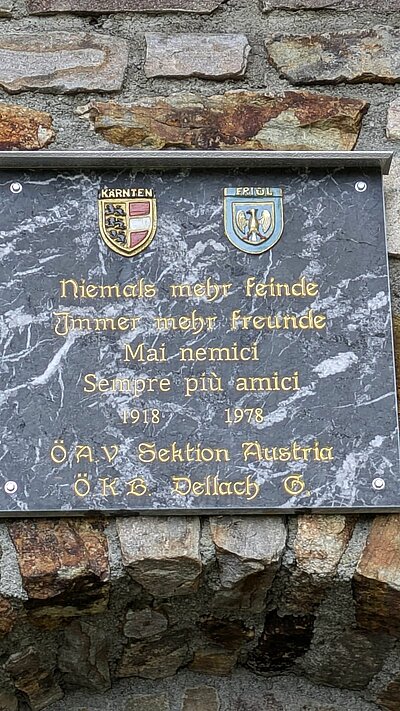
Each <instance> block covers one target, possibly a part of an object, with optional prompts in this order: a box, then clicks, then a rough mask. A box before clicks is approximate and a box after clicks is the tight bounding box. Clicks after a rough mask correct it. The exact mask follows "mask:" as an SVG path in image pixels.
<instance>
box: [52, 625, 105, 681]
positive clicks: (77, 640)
mask: <svg viewBox="0 0 400 711" xmlns="http://www.w3.org/2000/svg"><path fill="white" fill-rule="evenodd" d="M107 653H108V643H107V639H106V636H105V634H104V633H103V632H102V629H101V627H98V626H95V625H94V624H93V623H91V622H81V621H79V622H78V621H77V620H75V621H74V622H72V623H71V624H70V625H69V626H68V627H67V629H66V631H65V633H64V638H63V642H62V644H61V646H60V651H59V655H58V668H59V669H60V671H61V672H63V674H64V684H65V686H67V687H68V688H70V689H75V688H83V689H89V690H90V691H106V690H107V689H110V688H111V681H110V670H109V667H108V661H107Z"/></svg>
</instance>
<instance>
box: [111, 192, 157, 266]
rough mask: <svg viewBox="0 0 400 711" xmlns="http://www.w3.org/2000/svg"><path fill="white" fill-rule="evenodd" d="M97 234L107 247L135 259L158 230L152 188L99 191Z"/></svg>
mask: <svg viewBox="0 0 400 711" xmlns="http://www.w3.org/2000/svg"><path fill="white" fill-rule="evenodd" d="M99 227H100V234H101V236H102V238H103V240H104V242H105V243H106V245H107V247H109V248H110V249H112V250H113V252H116V253H117V254H121V255H122V256H123V257H134V256H135V255H136V254H139V253H140V252H143V250H144V249H146V248H147V247H148V246H149V244H150V243H151V242H152V240H153V238H154V235H155V233H156V228H157V205H156V198H155V196H154V193H153V190H152V189H151V188H102V189H101V190H100V191H99Z"/></svg>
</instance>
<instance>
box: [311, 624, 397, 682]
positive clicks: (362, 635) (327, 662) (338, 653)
mask: <svg viewBox="0 0 400 711" xmlns="http://www.w3.org/2000/svg"><path fill="white" fill-rule="evenodd" d="M387 652H388V638H387V637H382V636H380V635H374V634H370V633H369V632H364V631H359V630H354V629H351V628H350V629H348V630H345V631H341V632H339V633H338V634H336V635H327V636H326V637H325V639H324V644H323V653H322V654H321V655H318V657H316V656H314V657H313V660H312V661H311V660H309V659H308V660H307V664H305V665H304V666H305V670H306V674H307V676H309V677H310V678H311V679H312V680H313V681H316V682H318V683H321V684H327V685H328V686H336V687H338V688H340V689H342V688H345V689H364V688H365V687H367V686H368V684H369V683H370V681H371V680H372V679H373V677H374V676H375V674H378V673H379V672H380V671H381V669H382V666H383V663H384V661H385V659H386V657H387Z"/></svg>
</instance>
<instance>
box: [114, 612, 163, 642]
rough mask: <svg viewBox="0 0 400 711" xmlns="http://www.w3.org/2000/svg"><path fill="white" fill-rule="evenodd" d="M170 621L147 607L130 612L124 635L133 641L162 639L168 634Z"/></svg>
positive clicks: (127, 614) (127, 615)
mask: <svg viewBox="0 0 400 711" xmlns="http://www.w3.org/2000/svg"><path fill="white" fill-rule="evenodd" d="M167 627H168V620H167V618H166V617H165V615H163V614H162V613H160V612H156V611H155V610H152V609H151V608H150V607H146V608H144V609H143V610H128V612H127V613H126V621H125V625H124V635H125V637H129V638H132V639H148V638H154V637H161V636H162V635H163V634H164V632H166V630H167Z"/></svg>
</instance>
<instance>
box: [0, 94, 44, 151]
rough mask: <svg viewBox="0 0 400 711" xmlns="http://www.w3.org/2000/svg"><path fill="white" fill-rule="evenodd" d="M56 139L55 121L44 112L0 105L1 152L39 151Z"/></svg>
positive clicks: (23, 107)
mask: <svg viewBox="0 0 400 711" xmlns="http://www.w3.org/2000/svg"><path fill="white" fill-rule="evenodd" d="M54 138H55V132H54V129H53V120H52V117H51V116H50V114H48V113H45V112H44V111H36V110H35V109H28V108H27V107H25V106H16V105H13V104H0V150H2V151H8V150H12V149H14V148H17V149H20V150H31V151H34V150H38V149H39V148H45V147H46V146H48V145H49V143H51V142H52V141H53V140H54Z"/></svg>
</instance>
